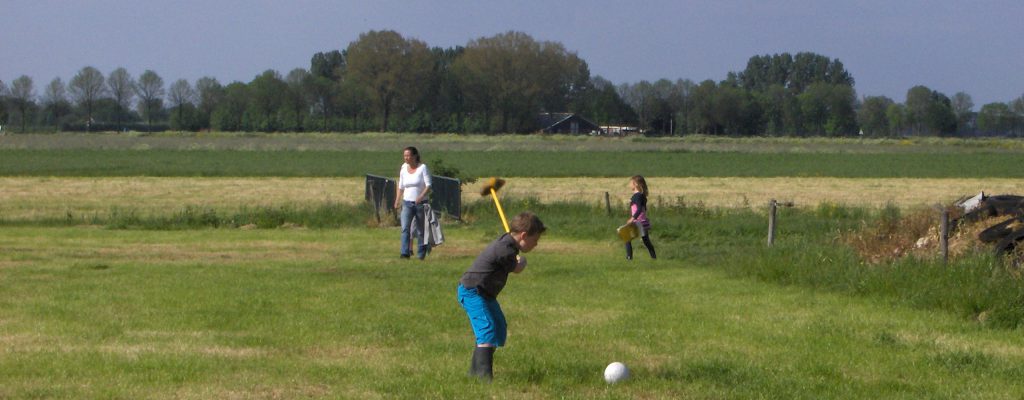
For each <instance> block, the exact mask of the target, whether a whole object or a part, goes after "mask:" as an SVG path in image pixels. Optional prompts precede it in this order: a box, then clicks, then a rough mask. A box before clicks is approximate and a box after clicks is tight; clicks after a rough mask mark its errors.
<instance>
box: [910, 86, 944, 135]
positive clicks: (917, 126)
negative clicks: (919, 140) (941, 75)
mask: <svg viewBox="0 0 1024 400" xmlns="http://www.w3.org/2000/svg"><path fill="white" fill-rule="evenodd" d="M906 106H907V120H908V123H910V125H911V127H912V129H913V133H915V134H919V135H920V134H927V135H935V134H948V133H953V132H955V131H956V115H954V114H953V106H952V103H951V102H950V100H949V98H948V97H946V96H945V95H944V94H942V93H939V92H937V91H934V90H931V89H929V88H928V87H926V86H920V85H918V86H914V87H912V88H910V90H908V91H907V101H906Z"/></svg>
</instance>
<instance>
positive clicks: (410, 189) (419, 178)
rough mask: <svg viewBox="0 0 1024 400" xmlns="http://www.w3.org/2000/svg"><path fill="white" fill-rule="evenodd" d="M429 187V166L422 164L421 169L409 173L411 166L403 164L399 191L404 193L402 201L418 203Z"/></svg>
mask: <svg viewBox="0 0 1024 400" xmlns="http://www.w3.org/2000/svg"><path fill="white" fill-rule="evenodd" d="M428 187H430V171H427V164H424V163H420V167H419V168H416V170H414V171H413V172H409V164H405V163H403V164H402V170H401V171H399V172H398V190H401V191H402V200H405V201H416V198H417V197H419V196H420V193H423V191H425V190H427V188H428Z"/></svg>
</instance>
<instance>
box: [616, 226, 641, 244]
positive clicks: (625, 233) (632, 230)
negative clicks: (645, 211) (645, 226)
mask: <svg viewBox="0 0 1024 400" xmlns="http://www.w3.org/2000/svg"><path fill="white" fill-rule="evenodd" d="M615 232H616V233H618V234H619V239H622V241H623V242H628V241H631V240H633V239H636V238H638V237H640V229H637V227H636V224H625V225H623V226H620V227H619V229H616V230H615Z"/></svg>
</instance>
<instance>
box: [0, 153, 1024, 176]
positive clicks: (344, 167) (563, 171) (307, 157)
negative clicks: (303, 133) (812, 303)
mask: <svg viewBox="0 0 1024 400" xmlns="http://www.w3.org/2000/svg"><path fill="white" fill-rule="evenodd" d="M421 151H424V153H423V154H424V162H427V163H428V164H435V163H436V161H437V160H442V162H443V164H444V165H446V166H451V167H455V168H457V169H458V170H459V171H460V172H462V173H463V174H464V175H465V176H472V177H480V176H531V177H576V176H630V175H633V174H641V175H645V176H689V177H726V176H736V177H786V176H794V177H847V178H903V177H914V178H978V177H1000V178H1021V177H1024V170H1021V168H1019V163H1020V159H1021V154H1019V153H1005V152H998V153H997V152H991V153H977V154H970V155H964V154H957V153H877V154H876V153H869V154H863V153H851V154H822V153H791V154H778V153H743V152H659V151H646V152H640V151H621V152H603V153H594V152H588V151H566V152H557V153H555V152H550V153H549V152H538V151H534V152H522V151H446V150H433V151H429V152H427V151H426V150H421ZM398 165H401V153H400V152H399V151H348V150H339V151H314V150H306V151H299V150H280V151H245V150H84V149H73V150H0V175H4V176H82V177H91V176H232V177H241V176H280V177H299V176H302V177H331V176H362V175H364V174H368V173H369V174H376V175H383V176H391V175H395V174H396V172H395V171H397V166H398Z"/></svg>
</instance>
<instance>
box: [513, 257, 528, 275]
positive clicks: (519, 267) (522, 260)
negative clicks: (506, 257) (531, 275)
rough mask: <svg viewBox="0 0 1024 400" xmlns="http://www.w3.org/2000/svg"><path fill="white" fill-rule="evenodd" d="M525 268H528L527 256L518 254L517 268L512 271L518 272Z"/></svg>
mask: <svg viewBox="0 0 1024 400" xmlns="http://www.w3.org/2000/svg"><path fill="white" fill-rule="evenodd" d="M524 269H526V257H523V256H521V255H516V269H514V270H512V272H515V273H517V274H518V273H520V272H523V270H524Z"/></svg>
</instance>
